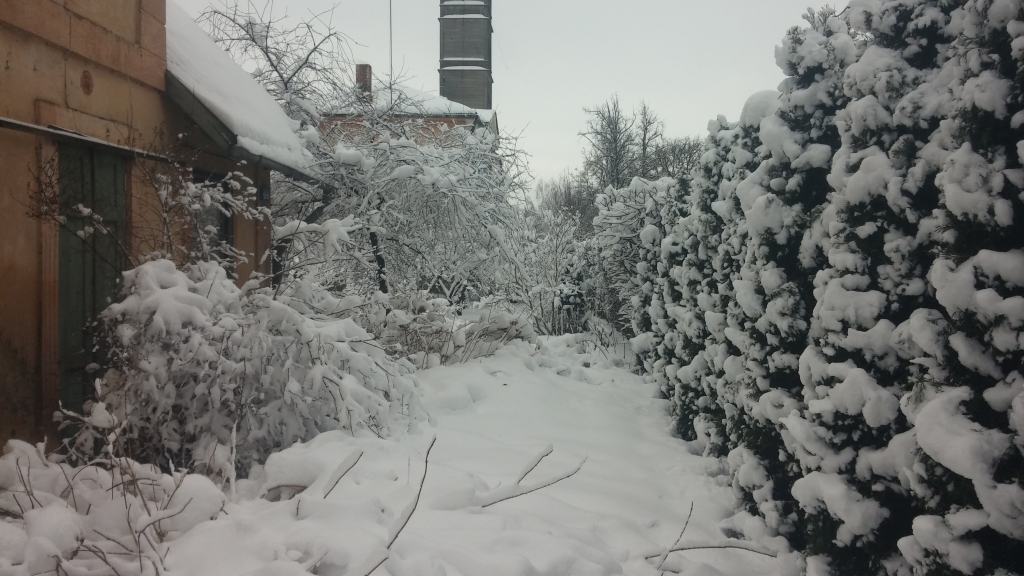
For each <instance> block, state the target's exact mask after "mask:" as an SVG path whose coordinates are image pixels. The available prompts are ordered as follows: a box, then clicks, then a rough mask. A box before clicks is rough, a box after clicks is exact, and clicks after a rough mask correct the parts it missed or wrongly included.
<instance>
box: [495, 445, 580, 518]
mask: <svg viewBox="0 0 1024 576" xmlns="http://www.w3.org/2000/svg"><path fill="white" fill-rule="evenodd" d="M553 450H554V448H552V446H551V445H550V444H548V445H547V446H546V447H545V448H544V449H543V450H541V451H540V453H539V454H537V455H536V456H534V457H533V459H532V460H530V462H528V463H527V464H526V466H525V467H524V468H523V471H522V472H521V473H520V474H519V478H518V479H517V480H516V482H515V484H513V485H511V486H508V487H507V488H496V489H494V490H492V491H491V492H489V493H487V494H483V495H481V496H480V497H479V500H478V504H477V505H478V506H480V507H481V508H487V507H488V506H494V505H495V504H497V503H499V502H504V501H505V500H511V499H512V498H518V497H519V496H523V495H526V494H529V493H530V492H536V491H537V490H540V489H541V488H547V487H548V486H551V485H552V484H557V483H558V482H561V481H562V480H565V479H567V478H571V477H572V476H574V475H575V474H576V473H577V472H579V471H580V469H581V468H583V465H584V464H585V463H586V462H587V459H586V458H583V461H582V462H580V465H579V466H577V467H576V468H575V469H574V470H572V471H571V472H568V473H566V474H563V475H561V476H557V477H555V478H553V479H551V480H547V481H544V482H541V483H539V484H534V485H533V486H521V485H520V484H519V483H520V482H522V481H523V479H524V478H526V475H527V474H529V473H530V472H532V471H533V469H534V468H536V467H537V465H538V464H540V461H541V460H543V459H544V458H546V457H547V456H548V455H549V454H551V452H552V451H553Z"/></svg>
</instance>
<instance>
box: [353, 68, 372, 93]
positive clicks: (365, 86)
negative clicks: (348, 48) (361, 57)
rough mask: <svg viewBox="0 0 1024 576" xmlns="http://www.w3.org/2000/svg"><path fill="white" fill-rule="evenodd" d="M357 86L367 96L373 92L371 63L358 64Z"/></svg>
mask: <svg viewBox="0 0 1024 576" xmlns="http://www.w3.org/2000/svg"><path fill="white" fill-rule="evenodd" d="M356 88H359V91H360V92H362V93H363V94H364V95H366V96H370V94H372V93H373V67H372V66H370V65H369V64H356Z"/></svg>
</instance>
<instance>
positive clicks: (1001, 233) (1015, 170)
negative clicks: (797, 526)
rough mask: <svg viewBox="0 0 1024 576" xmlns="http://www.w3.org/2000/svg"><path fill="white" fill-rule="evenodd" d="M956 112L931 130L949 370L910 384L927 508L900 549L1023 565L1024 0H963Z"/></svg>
mask: <svg viewBox="0 0 1024 576" xmlns="http://www.w3.org/2000/svg"><path fill="white" fill-rule="evenodd" d="M962 18H963V21H962V29H963V34H962V36H961V37H960V38H959V39H958V40H957V42H956V43H955V45H954V53H953V55H952V58H951V67H952V69H953V74H952V76H953V78H954V82H953V83H952V84H951V86H952V90H953V93H954V94H955V95H956V96H958V101H957V111H956V113H955V118H956V119H957V120H958V122H957V123H952V122H950V123H947V124H945V125H944V126H943V128H944V129H943V130H940V131H938V132H937V133H936V135H935V136H934V137H933V141H934V143H935V146H934V147H935V148H937V149H939V150H941V151H943V152H944V153H945V154H944V162H943V165H942V171H941V173H940V174H939V175H938V177H937V178H936V183H937V185H938V188H939V189H940V190H941V192H942V196H941V201H942V205H941V208H942V210H941V213H940V214H941V215H942V216H943V217H944V219H945V222H944V223H945V226H944V227H943V229H942V232H943V233H942V234H941V235H940V239H941V241H942V244H941V245H940V246H939V248H938V250H937V255H938V257H937V259H936V261H935V263H934V265H933V266H932V269H931V272H930V275H929V278H930V281H931V284H932V287H933V289H934V291H935V297H936V299H937V300H938V302H939V304H940V306H941V308H940V310H941V311H942V313H943V315H944V319H943V320H944V321H945V323H946V324H947V328H946V330H945V334H946V335H948V338H947V339H946V343H947V344H948V346H947V348H946V351H945V360H946V362H945V366H944V368H945V372H946V377H945V379H944V380H942V381H940V382H938V384H939V385H938V386H927V387H921V389H920V390H918V391H917V393H916V394H915V395H914V396H912V397H911V398H909V399H908V400H909V401H908V402H907V404H908V412H909V413H910V414H911V415H912V416H913V418H914V427H915V433H916V439H917V444H918V447H919V449H920V452H921V453H923V454H921V455H920V456H919V458H920V461H921V467H922V470H923V472H924V474H923V476H924V479H923V482H922V485H921V486H920V487H919V488H918V490H917V493H918V496H919V500H920V501H921V502H922V503H923V505H924V507H925V513H924V514H922V515H920V516H918V517H917V518H915V519H914V522H913V526H912V529H913V535H912V536H908V537H906V538H904V539H902V540H901V541H900V549H901V550H902V551H903V553H904V555H905V556H906V557H907V558H908V559H909V560H910V561H911V562H912V563H913V565H914V568H915V572H916V573H918V574H950V573H954V571H958V572H962V573H983V574H1007V573H1016V574H1022V573H1024V556H1022V555H1021V554H1020V550H1021V542H1020V541H1021V540H1024V438H1022V436H1021V433H1022V429H1024V395H1022V392H1024V377H1022V375H1021V373H1022V368H1021V366H1022V363H1024V350H1022V348H1024V331H1022V327H1024V202H1022V197H1021V194H1022V189H1024V169H1022V165H1024V126H1022V125H1024V88H1022V87H1024V62H1022V59H1024V3H1022V2H1021V1H1020V0H970V1H967V2H964V3H963V10H962Z"/></svg>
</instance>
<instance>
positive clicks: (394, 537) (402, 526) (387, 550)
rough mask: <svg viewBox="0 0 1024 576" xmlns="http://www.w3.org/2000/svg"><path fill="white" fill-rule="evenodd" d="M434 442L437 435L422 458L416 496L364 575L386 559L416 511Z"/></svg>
mask: <svg viewBox="0 0 1024 576" xmlns="http://www.w3.org/2000/svg"><path fill="white" fill-rule="evenodd" d="M434 442H437V436H434V437H433V438H431V440H430V446H428V447H427V455H426V457H425V458H424V459H423V477H422V478H420V489H419V490H418V491H417V492H416V498H415V499H414V500H413V501H412V503H411V504H409V505H408V506H406V507H405V510H403V511H402V515H401V516H400V517H399V518H398V522H396V523H395V526H397V527H398V529H397V530H395V529H394V527H392V530H394V531H393V532H392V533H391V537H390V538H388V545H387V547H386V548H385V549H384V550H383V554H380V553H374V554H373V555H371V557H370V558H371V560H370V561H371V562H372V561H373V560H377V559H378V558H377V556H379V561H378V562H377V563H376V564H374V565H373V568H370V570H369V571H368V572H365V573H364V574H365V575H366V576H370V574H373V572H374V570H376V569H377V568H380V567H381V565H382V564H384V562H386V561H387V559H388V556H389V555H390V550H391V545H392V544H394V543H395V540H397V539H398V535H399V534H401V533H402V530H404V529H405V526H406V524H408V523H409V519H410V518H412V514H413V512H415V511H416V506H417V505H418V504H419V503H420V495H421V494H423V484H424V483H426V481H427V468H428V467H429V466H430V451H431V450H433V449H434ZM353 574H359V572H353Z"/></svg>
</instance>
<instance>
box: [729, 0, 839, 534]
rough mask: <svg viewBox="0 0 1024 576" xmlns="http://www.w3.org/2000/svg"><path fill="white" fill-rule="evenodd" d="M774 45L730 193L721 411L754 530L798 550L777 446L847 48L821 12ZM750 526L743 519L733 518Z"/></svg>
mask: <svg viewBox="0 0 1024 576" xmlns="http://www.w3.org/2000/svg"><path fill="white" fill-rule="evenodd" d="M805 19H806V20H807V21H808V24H809V26H807V27H805V28H794V29H792V30H790V31H789V33H788V34H787V36H786V37H785V39H784V40H783V44H782V46H781V47H780V48H778V49H777V50H776V60H777V61H778V63H779V66H780V67H781V68H782V69H783V72H784V73H785V74H786V75H787V78H786V79H785V80H784V81H783V83H782V85H781V86H780V89H781V90H782V94H781V95H780V96H778V97H777V100H778V101H777V103H776V105H777V106H776V107H777V109H776V110H775V111H774V113H770V114H766V115H765V117H764V119H763V120H761V121H760V122H759V123H758V124H759V125H758V128H759V136H760V141H761V142H763V146H762V147H761V148H759V149H758V150H757V151H756V153H757V154H758V160H759V161H760V164H759V165H758V166H757V168H756V170H754V171H753V172H752V173H751V174H750V175H749V176H748V177H747V178H745V179H744V180H743V181H742V182H741V183H740V184H739V186H738V188H737V195H736V196H737V200H738V206H736V210H741V211H742V214H743V220H742V222H741V223H740V226H741V227H742V228H743V231H744V232H745V239H746V243H747V246H746V251H745V253H744V254H743V259H742V261H741V262H739V263H738V264H739V266H738V267H736V269H735V271H734V279H733V282H732V284H733V287H734V292H735V298H734V299H733V301H732V303H731V304H730V307H729V311H728V319H727V321H728V325H729V332H728V336H729V339H730V342H731V343H732V345H733V348H732V351H733V352H732V353H733V355H732V356H730V357H729V358H728V360H727V361H726V362H727V364H728V365H729V368H730V369H728V370H727V372H728V373H729V374H731V382H730V386H729V389H730V392H731V393H730V395H729V398H728V400H729V404H728V406H727V412H728V413H729V414H730V418H729V423H728V430H729V439H730V448H732V451H731V453H730V458H729V461H730V465H731V470H732V473H733V478H734V480H733V484H734V488H735V489H736V491H737V493H738V494H739V496H740V498H741V500H742V502H743V504H744V507H745V510H746V512H748V513H749V514H751V515H754V516H757V517H759V518H760V521H759V522H758V523H756V525H758V526H759V528H758V530H757V531H758V532H759V533H761V534H763V535H766V536H775V535H778V534H780V533H781V534H784V535H786V536H787V537H788V538H789V539H790V542H791V543H792V544H793V545H794V546H797V547H801V546H802V545H803V541H802V540H803V536H804V534H803V533H802V531H800V530H798V528H799V527H800V514H799V511H798V506H797V505H796V503H795V502H794V501H793V497H792V496H791V493H790V491H791V488H792V486H793V483H794V482H795V481H796V479H797V478H799V477H800V475H801V469H800V465H799V462H798V461H797V460H796V459H795V458H794V456H793V455H792V454H791V453H789V452H787V451H785V450H784V449H783V445H784V443H783V431H784V427H783V426H782V424H781V423H780V420H781V419H783V418H785V417H786V416H788V415H789V414H790V413H791V412H793V411H794V410H797V409H799V408H801V407H802V394H801V392H802V389H803V385H802V383H801V381H800V374H799V358H800V356H801V354H802V353H803V351H804V349H805V347H806V345H807V338H808V330H809V327H810V317H811V312H812V310H813V306H812V302H813V293H814V286H813V284H812V281H811V280H812V279H813V277H814V273H815V271H816V270H818V269H820V268H821V266H822V265H824V263H825V262H824V258H823V254H822V251H821V250H820V247H819V243H818V242H816V240H817V239H818V238H819V237H820V236H821V232H822V229H821V227H820V226H815V223H816V221H817V220H818V217H819V216H820V214H821V212H822V209H823V206H824V204H825V203H826V200H827V197H828V193H829V191H830V187H829V185H828V182H827V177H828V174H829V169H830V166H831V161H832V155H833V153H834V151H835V150H836V149H838V148H839V144H840V137H839V131H838V129H837V127H836V113H837V112H838V111H839V110H841V109H842V108H843V106H845V104H846V101H847V98H846V96H845V95H844V93H843V84H842V80H843V74H844V72H845V70H846V68H847V66H848V65H849V64H851V63H852V62H853V61H854V60H855V59H856V56H857V54H858V48H857V46H856V45H855V43H854V40H853V39H852V38H851V37H850V35H849V33H848V25H847V22H846V21H845V19H844V18H842V17H839V16H837V15H836V14H835V12H834V11H833V10H831V9H825V10H823V11H821V12H818V13H813V12H808V14H807V15H806V16H805ZM744 523H745V524H746V525H748V526H749V525H750V521H749V519H748V520H746V521H745V522H744Z"/></svg>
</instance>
